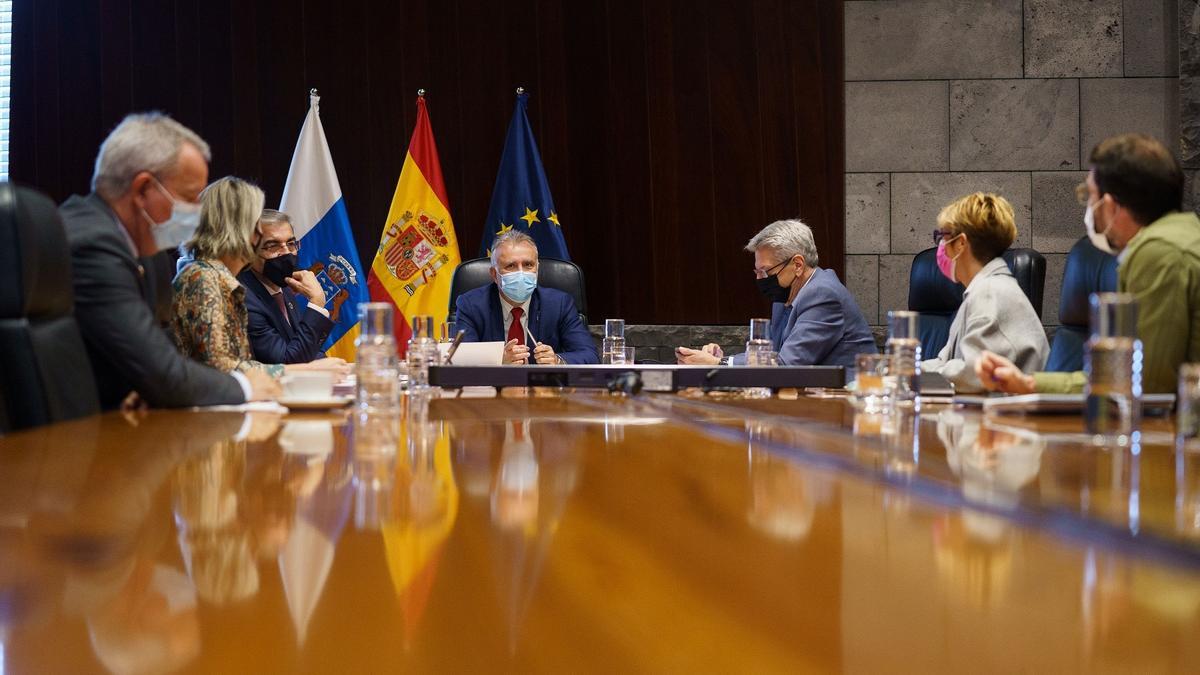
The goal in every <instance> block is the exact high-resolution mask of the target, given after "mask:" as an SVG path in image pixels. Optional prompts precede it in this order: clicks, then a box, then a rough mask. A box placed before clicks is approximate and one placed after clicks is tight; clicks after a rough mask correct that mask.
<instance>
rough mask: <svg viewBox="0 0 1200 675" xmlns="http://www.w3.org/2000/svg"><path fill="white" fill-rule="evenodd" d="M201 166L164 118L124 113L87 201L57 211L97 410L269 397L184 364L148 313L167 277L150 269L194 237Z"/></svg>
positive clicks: (248, 378) (196, 143)
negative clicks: (136, 401) (135, 400)
mask: <svg viewBox="0 0 1200 675" xmlns="http://www.w3.org/2000/svg"><path fill="white" fill-rule="evenodd" d="M209 159H210V152H209V148H208V144H207V143H205V142H204V140H203V139H201V138H200V137H199V136H198V135H196V133H195V132H193V131H191V130H190V129H188V128H187V127H185V126H183V125H182V124H180V123H178V122H176V121H175V120H173V119H171V118H170V117H168V116H166V115H164V114H162V113H141V114H133V115H129V116H128V117H126V118H125V119H124V120H123V121H122V122H121V123H120V124H118V125H117V127H116V128H115V129H113V130H112V132H111V133H110V134H109V135H108V138H106V139H105V140H104V142H103V143H102V144H101V145H100V153H99V154H98V156H97V157H96V167H95V171H94V173H93V175H92V193H91V194H89V195H87V196H80V195H75V196H73V197H71V198H69V199H67V201H65V202H63V204H62V206H61V207H60V208H59V212H60V213H61V214H62V218H63V224H64V225H65V227H66V231H67V243H68V245H69V247H70V250H71V274H72V277H73V280H74V287H75V289H74V290H75V317H76V319H77V320H78V322H79V329H80V332H81V333H82V334H83V340H84V343H85V344H86V345H87V350H88V356H89V357H90V359H91V362H92V372H93V375H94V376H95V378H96V388H97V389H98V391H99V392H100V404H101V406H102V407H103V408H104V409H106V410H107V409H112V408H116V407H118V406H120V405H121V404H122V403H123V402H127V401H129V400H131V399H130V396H131V394H134V393H136V395H137V396H138V397H140V399H141V401H143V402H145V403H147V404H149V405H150V406H153V407H163V408H172V407H186V406H195V405H217V404H233V403H243V402H245V401H249V400H260V399H270V398H274V397H275V396H277V395H278V393H279V385H278V384H276V383H275V381H274V380H273V379H272V378H271V377H270V376H268V375H265V374H262V373H246V374H242V373H233V374H228V373H222V372H220V371H218V370H214V369H212V368H209V367H207V366H204V365H201V364H199V363H196V362H194V361H191V360H190V359H187V358H186V357H184V356H183V355H181V354H180V353H179V351H178V350H177V349H176V347H175V344H174V343H173V342H172V341H171V338H170V337H169V336H168V335H167V333H166V331H165V330H164V329H163V327H162V325H161V324H160V323H159V322H158V321H156V319H155V314H154V307H155V305H156V304H162V303H163V302H164V301H165V302H166V304H168V305H169V304H170V293H171V291H170V285H169V281H170V279H169V278H165V279H164V277H166V276H169V272H168V273H166V274H163V273H161V272H159V271H158V270H159V269H160V268H161V269H166V270H170V269H171V267H172V264H171V261H170V259H169V258H168V257H167V255H168V254H167V253H165V252H167V251H172V250H174V249H175V248H177V247H178V246H179V244H181V243H183V242H184V241H186V240H187V239H189V238H190V237H191V235H192V233H193V231H194V230H195V229H196V225H197V223H198V221H199V215H200V212H199V208H200V207H199V205H198V204H197V202H198V201H199V195H200V191H201V190H203V189H204V186H205V185H206V184H207V183H208V161H209ZM160 254H161V255H160ZM148 266H153V267H152V270H153V271H152V272H151V273H149V274H148V273H147V268H148ZM163 281H166V282H167V283H161V282H163Z"/></svg>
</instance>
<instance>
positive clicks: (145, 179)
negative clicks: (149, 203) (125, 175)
mask: <svg viewBox="0 0 1200 675" xmlns="http://www.w3.org/2000/svg"><path fill="white" fill-rule="evenodd" d="M153 189H154V176H153V175H152V174H151V173H150V172H149V171H139V172H137V173H136V174H134V175H133V180H131V181H129V191H130V193H131V194H132V195H133V196H134V200H135V202H136V203H137V205H138V206H141V205H142V204H143V203H145V201H146V196H147V195H148V194H149V191H150V190H153Z"/></svg>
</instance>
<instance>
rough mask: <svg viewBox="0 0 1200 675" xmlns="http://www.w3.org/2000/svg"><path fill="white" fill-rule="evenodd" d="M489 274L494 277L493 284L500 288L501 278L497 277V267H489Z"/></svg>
mask: <svg viewBox="0 0 1200 675" xmlns="http://www.w3.org/2000/svg"><path fill="white" fill-rule="evenodd" d="M488 274H490V275H491V276H492V283H494V284H496V285H497V286H499V285H500V279H499V278H498V277H497V276H496V268H495V267H489V268H488Z"/></svg>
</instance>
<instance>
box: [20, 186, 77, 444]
mask: <svg viewBox="0 0 1200 675" xmlns="http://www.w3.org/2000/svg"><path fill="white" fill-rule="evenodd" d="M73 307H74V302H73V292H72V289H71V256H70V252H69V250H68V249H67V238H66V233H65V232H64V231H63V225H62V220H60V219H59V216H58V208H57V207H56V206H55V205H54V202H52V201H50V200H49V199H47V198H46V197H45V196H43V195H41V194H39V193H37V192H35V191H33V190H31V189H29V188H25V187H18V186H15V185H13V184H11V183H0V373H3V376H2V377H0V408H2V414H0V424H3V425H4V426H3V428H0V431H13V430H16V429H23V428H27V427H33V426H38V425H42V424H48V423H51V422H57V421H60V420H67V419H72V418H76V417H83V416H84V415H89V414H92V413H96V412H99V410H100V402H99V397H98V396H97V394H96V384H95V380H94V379H93V377H92V367H91V363H90V362H89V361H88V357H87V352H86V350H85V349H84V345H83V338H82V337H81V336H80V334H79V326H78V325H77V324H76V323H75V317H74V315H73V313H72V312H73Z"/></svg>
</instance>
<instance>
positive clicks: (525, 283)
mask: <svg viewBox="0 0 1200 675" xmlns="http://www.w3.org/2000/svg"><path fill="white" fill-rule="evenodd" d="M535 288H537V274H535V273H533V272H509V273H508V274H501V275H500V291H501V292H502V293H504V295H505V296H506V297H507V298H508V299H509V300H512V301H513V302H516V303H522V302H525V301H526V300H528V299H529V296H531V295H533V290H534V289H535Z"/></svg>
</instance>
